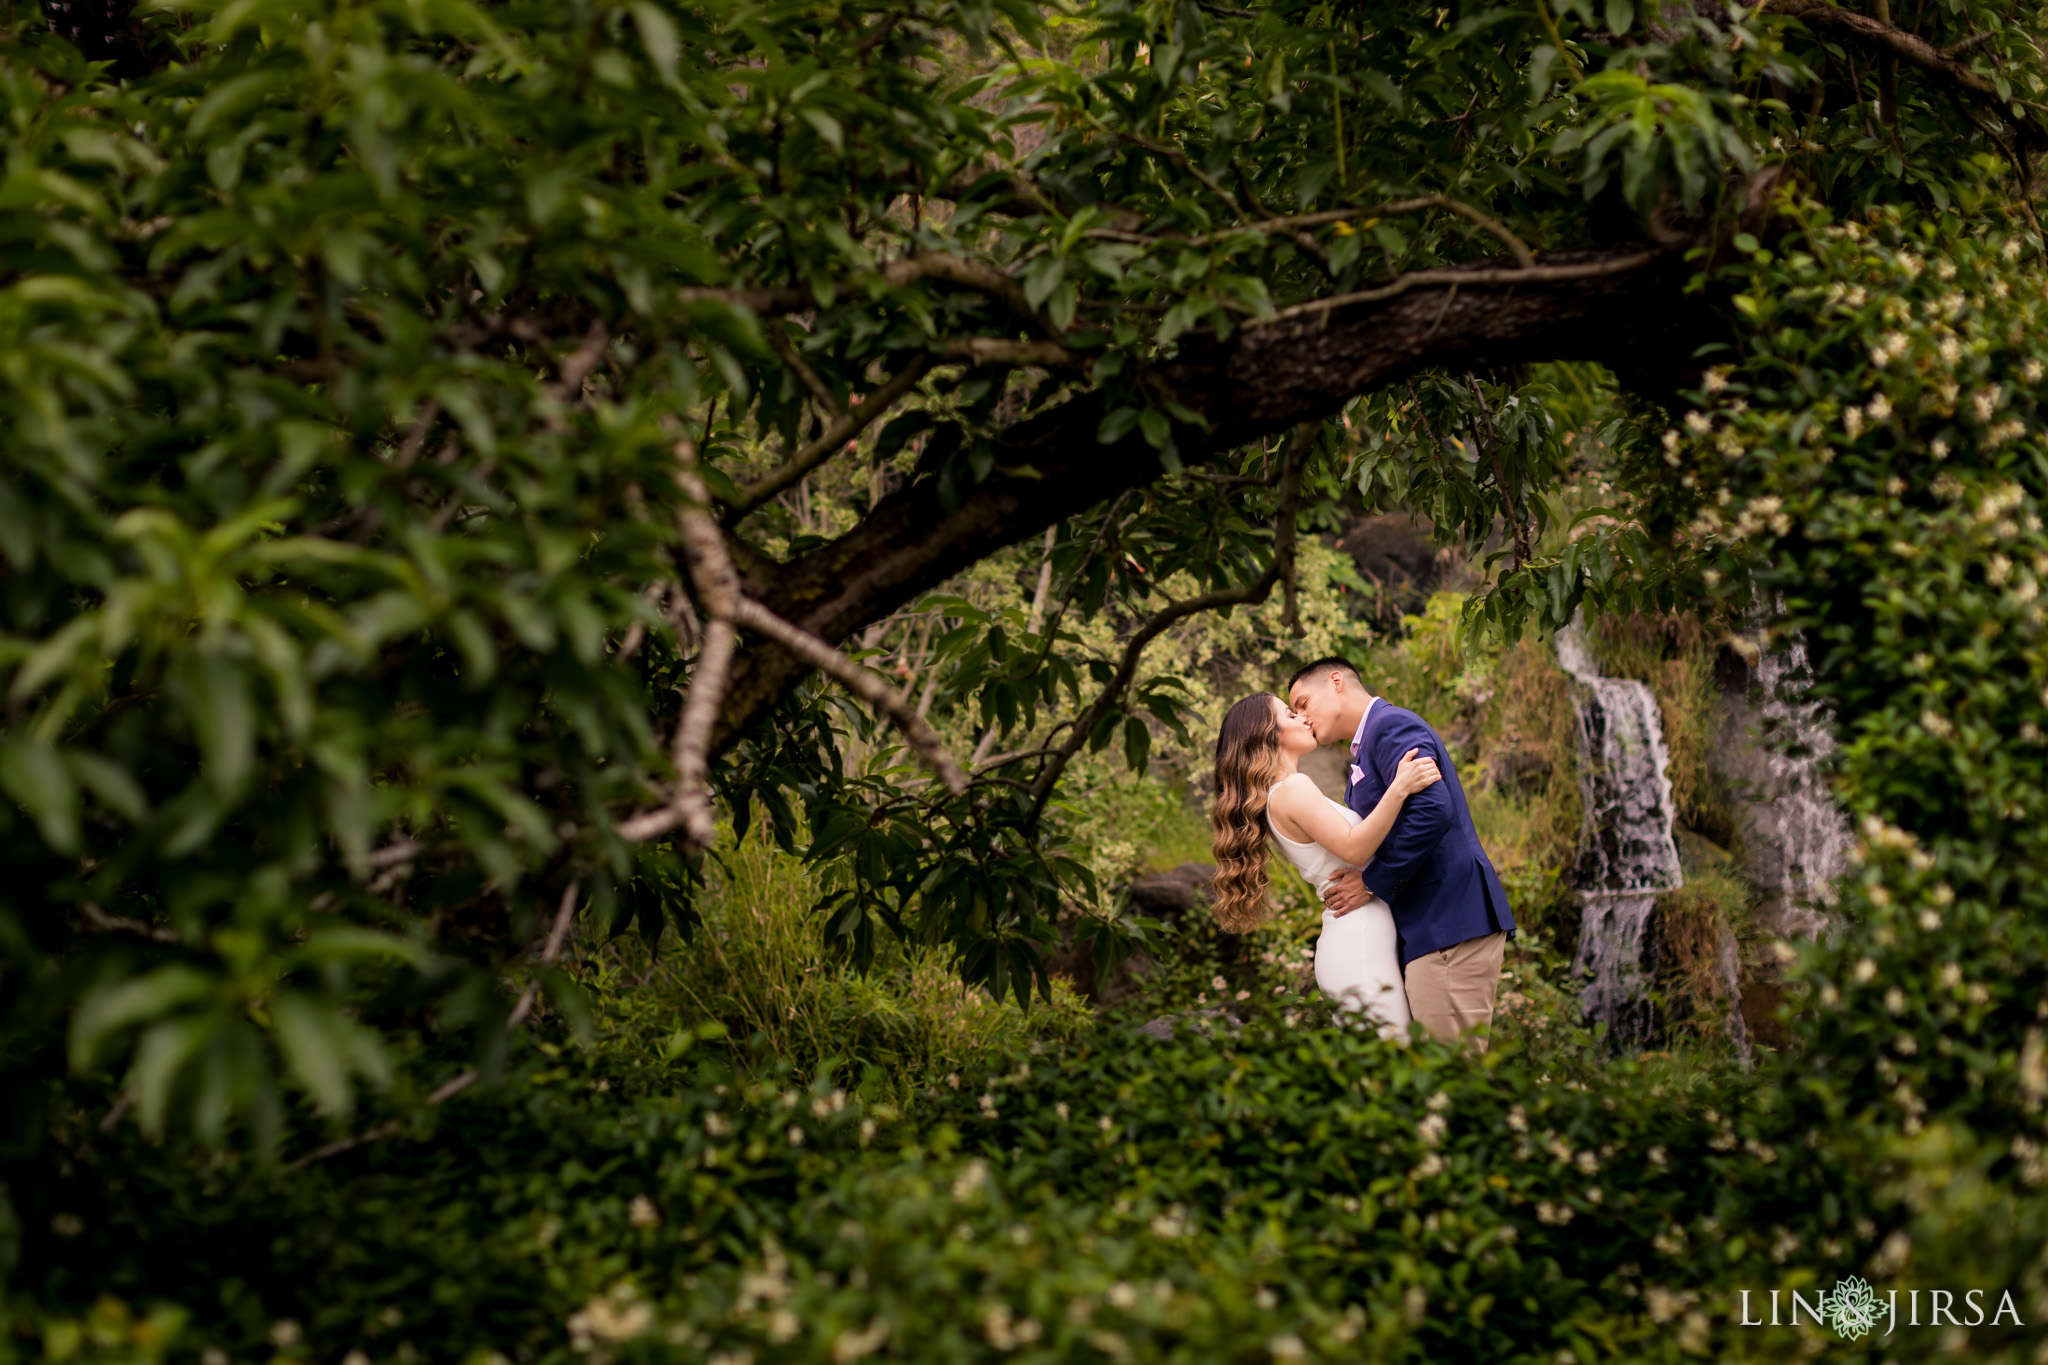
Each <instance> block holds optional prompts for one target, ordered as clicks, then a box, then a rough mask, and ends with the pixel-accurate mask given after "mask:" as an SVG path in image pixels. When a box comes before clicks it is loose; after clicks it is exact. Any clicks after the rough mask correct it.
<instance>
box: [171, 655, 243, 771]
mask: <svg viewBox="0 0 2048 1365" xmlns="http://www.w3.org/2000/svg"><path fill="white" fill-rule="evenodd" d="M186 670H187V671H186V685H185V692H186V705H187V707H188V709H189V713H190V715H191V720H192V730H193V735H194V738H196V739H197V740H198V741H199V754H200V758H201V760H202V761H203V763H204V765H205V767H204V772H205V775H206V780H207V782H208V783H210V784H211V785H212V787H213V789H214V790H215V791H216V792H218V793H219V794H220V797H221V799H222V800H223V801H234V800H236V799H238V798H239V796H240V795H241V792H242V790H243V788H244V787H245V786H246V785H247V784H248V781H249V778H250V776H251V774H252V772H253V770H254V768H255V759H256V708H255V704H254V701H253V700H252V699H251V697H250V695H249V681H248V677H247V675H245V674H244V673H243V671H242V668H241V666H240V665H239V664H237V663H236V662H235V661H234V660H232V659H228V658H225V657H223V656H221V655H219V654H211V653H207V654H199V655H197V656H195V657H193V658H192V659H190V660H189V661H188V663H187V665H186Z"/></svg>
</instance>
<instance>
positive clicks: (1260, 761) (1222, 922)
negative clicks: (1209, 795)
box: [1209, 692, 1280, 934]
mask: <svg viewBox="0 0 2048 1365" xmlns="http://www.w3.org/2000/svg"><path fill="white" fill-rule="evenodd" d="M1277 700H1278V698H1276V697H1275V696H1274V695H1273V694H1272V693H1271V692H1255V693H1253V694H1252V695H1251V696H1249V697H1246V698H1245V699H1244V700H1243V701H1241V702H1239V703H1238V704H1237V705H1235V706H1233V707H1231V708H1230V710H1229V711H1228V712H1226V713H1225V714H1224V717H1223V729H1222V732H1221V733H1219V734H1218V735H1217V736H1216V801H1215V804H1214V805H1212V806H1210V807H1209V824H1210V827H1211V828H1213V829H1214V830H1215V839H1214V842H1213V844H1212V847H1213V848H1214V849H1215V852H1216V886H1215V897H1214V907H1215V914H1216V925H1217V927H1218V928H1220V929H1222V930H1223V931H1224V932H1226V933H1232V934H1242V933H1244V932H1246V931H1247V930H1249V929H1251V928H1253V927H1254V926H1256V925H1257V924H1258V923H1259V921H1261V920H1263V919H1264V918H1265V917H1266V851H1267V838H1268V834H1269V827H1268V826H1267V824H1266V793H1267V792H1268V791H1269V790H1270V789H1271V787H1272V785H1273V781H1274V779H1275V778H1277V777H1278V776H1279V775H1280V771H1279V770H1280V723H1279V722H1278V721H1277V720H1275V719H1274V714H1273V703H1274V702H1275V701H1277Z"/></svg>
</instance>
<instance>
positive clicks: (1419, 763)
mask: <svg viewBox="0 0 2048 1365" xmlns="http://www.w3.org/2000/svg"><path fill="white" fill-rule="evenodd" d="M1442 780H1443V774H1442V773H1440V772H1438V771H1437V766H1436V760H1435V759H1433V758H1417V757H1416V756H1415V751H1414V750H1413V749H1410V750H1409V751H1408V753H1407V755H1406V756H1404V757H1403V758H1402V760H1401V765H1400V767H1399V768H1397V769H1396V770H1395V773H1394V780H1393V781H1392V782H1390V783H1388V784H1387V794H1386V795H1385V796H1382V797H1381V798H1380V803H1379V804H1378V805H1377V806H1374V807H1373V808H1372V812H1371V813H1370V814H1368V815H1367V816H1366V817H1365V819H1363V820H1361V821H1359V822H1358V823H1357V824H1355V825H1354V824H1352V823H1351V822H1350V821H1349V820H1346V819H1345V818H1344V817H1343V816H1342V815H1339V814H1338V813H1337V810H1336V808H1335V807H1333V806H1332V805H1331V804H1330V803H1329V802H1328V801H1327V800H1325V799H1324V797H1323V794H1322V792H1320V791H1318V790H1317V789H1316V784H1315V783H1314V782H1313V781H1312V780H1310V778H1309V777H1308V776H1307V775H1306V774H1305V773H1296V774H1295V775H1294V776H1293V777H1290V778H1288V779H1287V780H1286V781H1285V782H1282V783H1281V784H1280V785H1279V787H1278V788H1276V789H1275V790H1274V792H1273V800H1272V807H1273V813H1274V814H1275V815H1277V816H1279V817H1280V819H1281V820H1282V821H1283V822H1284V823H1285V824H1287V825H1291V826H1293V829H1292V830H1288V831H1285V832H1286V833H1287V835H1288V837H1289V838H1293V837H1294V831H1295V830H1298V831H1300V833H1301V835H1302V837H1304V838H1305V839H1307V840H1309V841H1311V842H1313V843H1318V844H1321V845H1322V846H1323V847H1324V848H1327V849H1328V850H1330V852H1332V853H1334V854H1336V855H1337V856H1338V857H1339V858H1342V859H1343V860H1344V861H1345V862H1347V863H1351V864H1353V865H1354V866H1357V867H1363V866H1365V865H1366V864H1367V863H1369V862H1371V861H1372V856H1373V854H1375V853H1377V852H1379V848H1380V845H1381V844H1383V843H1385V842H1386V838H1387V832H1388V831H1389V830H1391V829H1393V827H1394V817H1395V816H1397V815H1399V814H1400V813H1401V806H1402V804H1403V803H1404V802H1405V801H1407V799H1408V797H1409V795H1410V793H1412V792H1417V791H1420V790H1422V788H1424V787H1427V786H1429V785H1431V784H1432V783H1436V782H1441V781H1442Z"/></svg>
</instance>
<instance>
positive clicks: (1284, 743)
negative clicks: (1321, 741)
mask: <svg viewBox="0 0 2048 1365" xmlns="http://www.w3.org/2000/svg"><path fill="white" fill-rule="evenodd" d="M1273 721H1274V723H1275V724H1276V725H1278V726H1279V727H1280V752H1282V753H1285V754H1293V755H1294V756H1295V757H1296V758H1300V757H1301V756H1302V755H1303V754H1305V753H1308V752H1310V751H1312V750H1313V749H1314V748H1315V747H1316V732H1315V731H1313V730H1311V729H1309V728H1308V722H1307V721H1305V720H1303V719H1302V718H1301V717H1300V716H1297V715H1295V714H1294V711H1293V708H1291V707H1289V706H1288V705H1287V703H1286V702H1284V701H1281V700H1280V699H1279V698H1278V697H1275V698H1273Z"/></svg>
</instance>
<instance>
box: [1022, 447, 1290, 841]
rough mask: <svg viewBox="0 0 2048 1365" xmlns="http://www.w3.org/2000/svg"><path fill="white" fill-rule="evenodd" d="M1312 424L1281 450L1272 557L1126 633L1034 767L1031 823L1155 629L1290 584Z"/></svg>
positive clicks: (1132, 673)
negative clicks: (1087, 697)
mask: <svg viewBox="0 0 2048 1365" xmlns="http://www.w3.org/2000/svg"><path fill="white" fill-rule="evenodd" d="M1312 431H1313V429H1312V428H1311V429H1308V430H1297V432H1296V433H1295V439H1294V440H1292V441H1290V442H1288V444H1287V449H1286V450H1285V451H1284V452H1283V453H1282V454H1281V457H1280V458H1281V466H1280V487H1279V489H1278V491H1277V492H1276V494H1275V501H1276V502H1277V503H1278V504H1279V513H1278V518H1277V520H1276V521H1275V523H1274V527H1273V559H1272V562H1271V563H1269V564H1267V565H1266V569H1265V572H1264V573H1261V574H1260V575H1259V576H1258V577H1257V578H1254V579H1253V580H1252V581H1251V582H1249V583H1240V584H1239V585H1238V586H1236V587H1234V588H1220V589H1218V590H1217V591H1215V592H1207V593H1203V594H1202V595H1201V596H1199V597H1190V598H1187V599H1186V600H1184V601H1180V602H1174V603H1172V604H1170V605H1169V606H1166V607H1164V608H1162V609H1161V610H1159V611H1156V612H1154V613H1152V615H1150V616H1149V617H1147V618H1146V619H1145V621H1144V623H1143V624H1141V625H1140V626H1139V627H1138V628H1137V630H1135V631H1133V632H1132V634H1131V638H1130V639H1129V640H1128V641H1126V642H1125V643H1124V656H1123V658H1122V659H1121V660H1120V661H1119V662H1118V664H1117V669H1116V672H1115V673H1113V674H1112V675H1110V679H1109V681H1108V682H1107V683H1106V684H1104V686H1103V689H1102V692H1101V694H1100V695H1098V696H1097V697H1096V698H1095V701H1094V703H1093V704H1092V705H1090V706H1089V708H1088V709H1087V710H1086V711H1084V712H1082V713H1081V716H1080V717H1079V718H1078V719H1077V720H1075V722H1074V728H1073V729H1071V730H1069V731H1068V732H1067V737H1066V739H1065V740H1064V741H1062V742H1061V744H1060V746H1059V748H1057V749H1055V750H1054V751H1053V753H1052V756H1051V757H1049V758H1048V759H1046V761H1045V766H1044V767H1042V768H1040V769H1039V770H1038V776H1037V777H1036V778H1035V779H1034V780H1033V781H1032V783H1031V815H1030V817H1029V820H1028V823H1029V824H1031V825H1034V826H1035V825H1037V823H1038V818H1039V816H1041V815H1042V814H1044V812H1045V803H1046V801H1047V799H1048V798H1050V797H1051V796H1052V789H1053V787H1054V786H1055V785H1056V784H1057V783H1058V782H1059V780H1060V774H1061V773H1063V772H1065V771H1066V768H1067V764H1068V763H1070V762H1072V761H1073V758H1074V755H1075V754H1078V753H1080V752H1081V746H1082V745H1084V744H1086V743H1087V742H1088V741H1089V740H1090V739H1091V738H1092V737H1093V736H1094V734H1095V728H1096V727H1097V726H1098V725H1100V724H1101V723H1102V719H1103V717H1105V716H1107V715H1109V714H1111V712H1112V711H1113V709H1114V708H1115V707H1116V706H1117V705H1118V704H1119V703H1120V702H1121V701H1122V700H1123V696H1124V694H1125V693H1126V692H1128V691H1129V690H1130V686H1131V683H1132V682H1133V681H1134V680H1135V679H1136V678H1137V676H1138V661H1139V660H1140V659H1142V658H1143V657H1144V655H1145V646H1147V645H1149V644H1151V643H1152V642H1153V641H1154V640H1156V639H1158V638H1159V636H1160V634H1161V633H1162V632H1164V631H1165V630H1166V629H1167V628H1168V627H1169V626H1171V625H1173V623H1174V622H1176V621H1184V620H1186V619H1187V618H1188V617H1190V616H1196V615H1199V614H1200V613H1202V612H1205V611H1220V610H1222V609H1223V608H1224V607H1234V606H1240V605H1243V604H1246V603H1252V602H1263V601H1265V600H1266V598H1267V596H1268V595H1269V594H1270V593H1271V592H1272V591H1273V585H1274V584H1275V583H1280V582H1285V583H1288V584H1289V585H1290V586H1291V585H1292V583H1293V581H1294V539H1295V530H1294V513H1295V509H1296V507H1297V506H1298V505H1299V504H1300V502H1301V469H1302V465H1303V464H1304V463H1305V462H1306V461H1307V458H1308V443H1309V440H1310V437H1311V435H1312Z"/></svg>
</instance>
